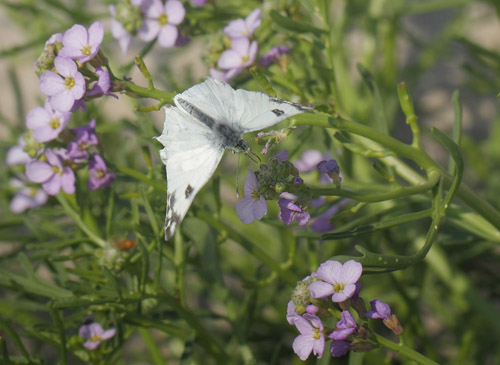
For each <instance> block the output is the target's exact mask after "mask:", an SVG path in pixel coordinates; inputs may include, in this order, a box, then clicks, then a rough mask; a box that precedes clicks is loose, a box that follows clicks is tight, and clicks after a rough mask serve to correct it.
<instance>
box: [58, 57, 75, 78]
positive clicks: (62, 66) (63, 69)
mask: <svg viewBox="0 0 500 365" xmlns="http://www.w3.org/2000/svg"><path fill="white" fill-rule="evenodd" d="M54 66H55V67H56V70H57V72H58V73H59V74H60V75H62V76H63V77H70V76H73V75H74V74H75V73H76V72H78V68H77V67H76V63H75V62H74V61H73V60H72V59H70V58H67V57H62V56H57V57H56V58H55V60H54Z"/></svg>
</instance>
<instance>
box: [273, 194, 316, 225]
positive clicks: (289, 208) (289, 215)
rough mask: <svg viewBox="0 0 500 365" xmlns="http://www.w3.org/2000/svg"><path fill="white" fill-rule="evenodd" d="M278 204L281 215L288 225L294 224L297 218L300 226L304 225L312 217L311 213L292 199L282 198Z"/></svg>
mask: <svg viewBox="0 0 500 365" xmlns="http://www.w3.org/2000/svg"><path fill="white" fill-rule="evenodd" d="M278 205H279V207H280V214H279V217H280V219H281V220H282V221H283V223H285V225H287V226H289V225H290V224H292V222H293V221H294V219H296V220H297V223H298V224H299V226H304V225H306V224H307V222H309V218H311V216H310V215H309V213H307V212H306V211H305V210H304V209H302V208H301V207H299V206H298V205H297V204H295V203H294V202H292V201H290V200H287V199H280V200H278Z"/></svg>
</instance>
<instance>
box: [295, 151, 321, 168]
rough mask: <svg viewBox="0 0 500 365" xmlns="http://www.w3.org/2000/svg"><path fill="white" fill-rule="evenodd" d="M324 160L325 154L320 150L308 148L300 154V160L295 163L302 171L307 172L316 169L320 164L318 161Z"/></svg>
mask: <svg viewBox="0 0 500 365" xmlns="http://www.w3.org/2000/svg"><path fill="white" fill-rule="evenodd" d="M322 160H324V156H323V155H322V154H321V152H320V151H318V150H307V151H305V152H304V153H303V154H302V156H300V160H297V161H295V162H294V163H293V165H294V166H295V167H296V168H297V170H299V172H300V173H306V172H311V171H313V170H314V169H316V166H318V163H320V162H321V161H322Z"/></svg>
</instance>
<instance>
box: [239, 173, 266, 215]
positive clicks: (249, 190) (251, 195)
mask: <svg viewBox="0 0 500 365" xmlns="http://www.w3.org/2000/svg"><path fill="white" fill-rule="evenodd" d="M236 213H237V214H238V217H239V218H240V220H241V221H242V222H243V223H245V224H250V223H252V222H253V221H255V220H257V221H258V220H261V219H262V217H263V216H265V215H266V214H267V203H266V200H265V199H264V197H263V196H262V195H260V194H259V183H258V181H257V177H256V176H255V174H254V173H253V171H252V170H250V169H248V176H247V178H246V180H245V198H243V199H241V200H240V201H239V202H237V203H236Z"/></svg>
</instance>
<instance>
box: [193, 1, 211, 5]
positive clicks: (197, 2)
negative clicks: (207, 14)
mask: <svg viewBox="0 0 500 365" xmlns="http://www.w3.org/2000/svg"><path fill="white" fill-rule="evenodd" d="M207 1H208V0H191V3H193V4H194V5H196V6H203V5H205V4H206V3H207Z"/></svg>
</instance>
